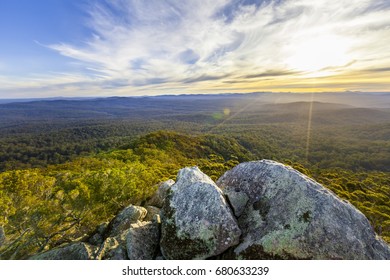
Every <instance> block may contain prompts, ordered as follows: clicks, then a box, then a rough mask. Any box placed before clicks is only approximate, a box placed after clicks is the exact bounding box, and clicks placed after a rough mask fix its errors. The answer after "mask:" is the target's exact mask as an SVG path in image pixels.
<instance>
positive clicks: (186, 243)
mask: <svg viewBox="0 0 390 280" xmlns="http://www.w3.org/2000/svg"><path fill="white" fill-rule="evenodd" d="M161 221H162V236H161V242H160V245H161V251H162V253H163V255H164V257H165V258H166V259H206V258H208V257H211V256H215V255H218V254H220V253H222V252H223V251H225V250H226V249H228V248H229V247H231V246H233V245H236V244H237V243H238V241H239V237H240V234H241V231H240V229H239V228H238V226H237V222H236V219H235V218H234V215H233V213H232V211H231V209H230V208H229V206H228V205H227V203H226V201H225V198H224V196H223V194H222V192H221V190H220V189H219V188H218V187H217V186H216V185H215V183H214V182H213V181H212V180H211V179H210V178H209V177H208V176H207V175H205V174H203V173H202V172H201V171H200V170H199V169H198V168H197V167H192V168H184V169H181V170H180V171H179V173H178V176H177V182H176V183H175V184H174V185H173V186H172V187H171V188H170V191H169V194H168V196H167V197H166V199H165V203H164V206H163V208H162V211H161Z"/></svg>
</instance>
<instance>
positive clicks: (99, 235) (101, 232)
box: [87, 222, 108, 246]
mask: <svg viewBox="0 0 390 280" xmlns="http://www.w3.org/2000/svg"><path fill="white" fill-rule="evenodd" d="M107 227H108V222H105V223H102V224H100V225H98V226H97V228H96V230H95V231H94V232H93V233H92V234H91V235H90V237H89V238H88V239H87V241H88V243H90V244H92V245H95V246H99V245H100V244H102V243H103V241H104V236H105V232H106V230H107Z"/></svg>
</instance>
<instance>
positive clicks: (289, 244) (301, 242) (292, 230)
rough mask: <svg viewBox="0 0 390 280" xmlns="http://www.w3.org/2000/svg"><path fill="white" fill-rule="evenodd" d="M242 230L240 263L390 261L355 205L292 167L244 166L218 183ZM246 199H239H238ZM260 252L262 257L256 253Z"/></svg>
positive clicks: (271, 163)
mask: <svg viewBox="0 0 390 280" xmlns="http://www.w3.org/2000/svg"><path fill="white" fill-rule="evenodd" d="M217 184H218V186H219V187H220V188H221V189H222V190H223V191H224V193H225V194H226V196H227V197H228V198H229V201H230V203H231V204H232V207H233V208H234V209H241V208H242V207H243V205H244V204H243V203H242V202H241V201H242V199H241V198H240V197H242V193H244V194H245V195H246V196H247V197H248V201H247V203H246V204H245V206H244V209H243V210H242V211H239V212H237V211H235V214H236V216H237V219H238V224H239V226H240V228H241V230H242V233H243V234H242V238H241V241H240V244H239V245H238V246H237V247H236V248H235V249H234V254H235V258H237V259H248V258H250V259H262V258H264V257H266V258H280V259H389V258H390V250H389V246H388V245H387V244H385V242H384V241H383V240H381V239H380V238H379V237H377V236H376V234H375V232H374V231H373V229H372V227H371V226H370V223H369V222H368V220H367V218H366V217H365V216H364V215H363V214H362V213H361V212H360V211H359V210H357V209H356V208H355V207H353V206H352V205H351V204H350V203H348V202H345V201H343V200H341V199H339V198H338V197H337V196H336V195H335V194H333V193H332V192H331V191H329V190H327V189H326V188H324V187H323V186H322V185H320V184H319V183H317V182H315V181H314V180H312V179H310V178H309V177H307V176H305V175H303V174H301V173H300V172H298V171H297V170H294V169H293V168H291V167H288V166H286V165H283V164H281V163H277V162H274V161H270V160H261V161H253V162H245V163H241V164H239V165H238V166H236V167H235V168H233V169H232V170H230V171H227V172H226V173H225V174H224V175H223V176H222V177H221V178H220V179H219V180H218V182H217ZM238 195H239V196H240V197H237V196H238ZM256 252H257V253H256Z"/></svg>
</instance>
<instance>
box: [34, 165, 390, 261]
mask: <svg viewBox="0 0 390 280" xmlns="http://www.w3.org/2000/svg"><path fill="white" fill-rule="evenodd" d="M210 258H212V259H387V260H388V259H390V248H389V246H388V245H387V244H386V243H385V242H384V241H383V240H382V239H381V238H380V237H378V236H377V235H376V234H375V232H374V230H373V229H372V227H371V225H370V223H369V221H368V220H367V218H366V217H365V216H364V215H363V214H362V213H361V212H360V211H359V210H357V209H356V208H355V207H354V206H352V205H351V204H350V203H348V202H347V201H344V200H341V199H340V198H338V197H337V196H336V195H335V194H334V193H332V192H331V191H329V190H327V189H326V188H324V187H323V186H322V185H320V184H319V183H317V182H315V181H314V180H312V179H310V178H308V177H307V176H305V175H303V174H301V173H300V172H298V171H296V170H294V169H293V168H291V167H288V166H286V165H283V164H280V163H277V162H274V161H270V160H261V161H252V162H245V163H241V164H239V165H237V166H236V167H235V168H233V169H232V170H230V171H228V172H226V173H225V174H224V175H223V176H222V177H221V178H219V180H218V181H217V183H215V182H213V181H212V180H211V179H210V178H209V177H208V176H207V175H205V174H204V173H202V172H201V171H200V170H199V169H198V168H197V167H191V168H184V169H181V170H180V171H179V173H178V176H177V180H176V182H174V181H172V180H169V181H167V182H164V183H162V184H161V185H160V187H159V189H158V191H157V192H156V194H155V195H154V196H153V197H152V198H151V199H150V200H149V201H148V202H146V204H145V207H141V206H135V205H129V206H128V207H126V208H125V209H123V210H122V211H121V212H120V213H119V214H118V215H117V216H116V217H114V219H113V220H112V221H111V222H109V223H105V224H102V225H100V226H99V227H98V228H97V229H96V231H95V232H94V233H93V234H91V236H89V237H88V238H85V239H84V240H83V241H81V242H76V243H72V244H67V245H64V246H62V247H59V248H55V249H52V250H50V251H47V252H44V253H41V254H38V255H35V256H33V257H31V259H56V260H63V259H73V260H76V259H84V260H85V259H121V260H123V259H131V260H148V259H149V260H150V259H210Z"/></svg>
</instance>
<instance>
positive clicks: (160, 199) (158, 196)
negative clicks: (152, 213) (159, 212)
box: [146, 180, 175, 208]
mask: <svg viewBox="0 0 390 280" xmlns="http://www.w3.org/2000/svg"><path fill="white" fill-rule="evenodd" d="M174 183H175V181H173V180H168V181H165V182H163V183H161V184H160V185H159V186H158V189H157V191H156V193H155V194H154V195H153V196H152V198H150V199H149V200H148V201H147V202H146V205H149V206H155V207H158V208H161V207H163V205H164V200H165V197H166V196H167V193H168V191H169V189H170V188H171V186H172V185H173V184H174Z"/></svg>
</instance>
